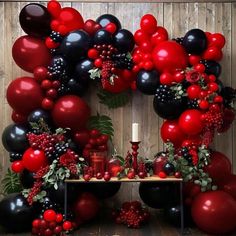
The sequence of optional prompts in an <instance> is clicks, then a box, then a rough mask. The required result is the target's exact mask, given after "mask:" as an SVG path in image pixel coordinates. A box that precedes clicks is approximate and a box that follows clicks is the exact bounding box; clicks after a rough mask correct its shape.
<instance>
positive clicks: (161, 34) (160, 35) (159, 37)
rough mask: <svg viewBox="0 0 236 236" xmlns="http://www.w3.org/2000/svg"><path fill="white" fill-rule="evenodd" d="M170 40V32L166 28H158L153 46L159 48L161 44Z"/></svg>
mask: <svg viewBox="0 0 236 236" xmlns="http://www.w3.org/2000/svg"><path fill="white" fill-rule="evenodd" d="M166 40H168V32H167V30H166V29H165V28H164V27H161V26H158V27H157V30H156V32H155V33H154V34H153V35H152V37H151V43H152V45H153V46H157V45H158V44H159V43H160V42H163V41H166Z"/></svg>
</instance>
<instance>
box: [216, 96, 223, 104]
mask: <svg viewBox="0 0 236 236" xmlns="http://www.w3.org/2000/svg"><path fill="white" fill-rule="evenodd" d="M214 102H215V103H222V102H223V98H222V96H219V95H217V96H215V97H214Z"/></svg>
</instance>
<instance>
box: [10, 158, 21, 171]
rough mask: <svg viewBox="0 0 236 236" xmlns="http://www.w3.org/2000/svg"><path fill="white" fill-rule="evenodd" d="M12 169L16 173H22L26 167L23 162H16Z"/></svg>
mask: <svg viewBox="0 0 236 236" xmlns="http://www.w3.org/2000/svg"><path fill="white" fill-rule="evenodd" d="M11 169H12V171H14V172H15V173H20V172H22V171H23V170H24V165H23V162H22V161H14V162H13V163H12V164H11Z"/></svg>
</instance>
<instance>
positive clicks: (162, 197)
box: [139, 182, 179, 209]
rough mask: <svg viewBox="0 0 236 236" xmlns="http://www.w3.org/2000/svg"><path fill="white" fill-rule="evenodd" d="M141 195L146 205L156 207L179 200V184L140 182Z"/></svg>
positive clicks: (159, 207) (162, 206)
mask: <svg viewBox="0 0 236 236" xmlns="http://www.w3.org/2000/svg"><path fill="white" fill-rule="evenodd" d="M139 195H140V197H141V199H142V200H143V202H144V203H145V204H146V205H148V206H149V207H152V208H156V209H161V208H164V207H166V206H167V205H168V204H169V203H170V202H175V201H176V202H178V200H179V195H178V186H177V185H176V184H175V183H164V182H161V183H140V185H139Z"/></svg>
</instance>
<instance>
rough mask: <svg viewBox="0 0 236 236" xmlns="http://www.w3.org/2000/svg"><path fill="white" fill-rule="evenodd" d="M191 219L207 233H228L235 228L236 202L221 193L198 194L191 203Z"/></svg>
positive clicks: (228, 195) (224, 193)
mask: <svg viewBox="0 0 236 236" xmlns="http://www.w3.org/2000/svg"><path fill="white" fill-rule="evenodd" d="M192 217H193V220H194V222H195V223H196V225H197V226H198V227H199V228H200V229H201V230H203V231H205V232H207V233H210V234H219V235H223V234H226V233H229V232H231V231H232V230H234V229H235V228H236V221H235V219H236V201H235V200H234V199H233V197H232V196H231V195H230V194H228V193H226V192H223V191H210V192H205V193H200V194H198V195H197V197H196V198H195V199H194V201H193V204H192Z"/></svg>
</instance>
